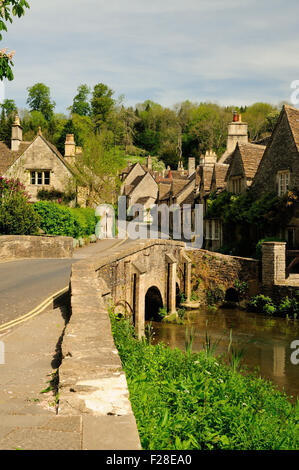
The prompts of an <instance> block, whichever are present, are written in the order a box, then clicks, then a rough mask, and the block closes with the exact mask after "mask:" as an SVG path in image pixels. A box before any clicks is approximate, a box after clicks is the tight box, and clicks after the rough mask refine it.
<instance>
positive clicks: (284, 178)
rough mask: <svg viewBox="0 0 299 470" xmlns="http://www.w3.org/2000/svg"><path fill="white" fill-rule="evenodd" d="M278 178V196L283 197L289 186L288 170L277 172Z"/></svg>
mask: <svg viewBox="0 0 299 470" xmlns="http://www.w3.org/2000/svg"><path fill="white" fill-rule="evenodd" d="M277 177H278V196H283V195H284V194H286V193H287V192H288V189H289V186H290V172H289V170H285V171H279V172H278V173H277Z"/></svg>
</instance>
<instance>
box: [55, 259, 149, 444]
mask: <svg viewBox="0 0 299 470" xmlns="http://www.w3.org/2000/svg"><path fill="white" fill-rule="evenodd" d="M96 266H98V262H94V260H93V259H90V258H87V259H85V260H83V261H80V262H79V263H76V264H74V265H73V268H72V275H71V284H70V285H71V318H70V321H69V323H68V325H67V326H66V329H65V334H64V338H63V342H62V355H63V361H62V365H61V366H60V368H59V382H60V400H59V414H61V415H83V416H92V417H93V420H94V421H93V427H94V431H95V436H94V441H95V449H96V450H103V449H106V450H112V449H113V450H125V449H130V450H140V449H141V445H140V439H139V435H138V430H137V426H136V421H135V417H134V415H133V412H132V408H131V404H130V401H129V391H128V386H127V382H126V376H125V373H124V371H123V370H122V365H121V361H120V358H119V354H118V351H117V349H116V347H115V344H114V340H113V336H112V332H111V325H110V318H109V313H108V309H107V307H106V306H105V305H104V303H103V300H102V295H103V294H104V293H105V289H106V286H105V283H104V282H103V281H101V279H99V278H98V276H97V273H96V271H95V267H96ZM103 428H107V433H106V437H105V443H103V442H99V440H98V439H97V434H100V430H101V433H102V429H103Z"/></svg>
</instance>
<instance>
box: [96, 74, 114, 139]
mask: <svg viewBox="0 0 299 470" xmlns="http://www.w3.org/2000/svg"><path fill="white" fill-rule="evenodd" d="M113 94H114V92H113V90H111V88H109V87H108V86H107V85H104V83H98V84H97V85H95V87H94V89H93V94H92V99H91V113H92V117H93V119H94V122H95V126H96V129H97V130H98V129H100V128H101V127H102V126H103V124H104V123H105V122H106V121H107V119H108V116H109V114H110V112H111V111H112V109H113V106H114V104H115V101H114V99H113V98H112V96H113Z"/></svg>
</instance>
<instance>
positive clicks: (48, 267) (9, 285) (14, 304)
mask: <svg viewBox="0 0 299 470" xmlns="http://www.w3.org/2000/svg"><path fill="white" fill-rule="evenodd" d="M126 243H127V242H126ZM115 244H116V241H115V240H103V241H100V242H98V243H97V244H95V245H89V246H87V247H84V248H81V249H79V250H76V251H75V254H74V258H72V259H28V260H19V261H11V262H5V263H0V325H1V324H4V323H6V322H8V321H11V320H14V319H15V318H18V317H20V316H21V315H24V314H26V313H28V312H29V311H30V310H32V309H34V308H35V307H37V306H38V305H39V304H40V303H41V302H43V301H44V300H45V299H46V298H48V297H49V296H51V295H52V294H54V293H55V292H57V291H59V290H60V289H63V288H64V287H66V286H67V285H68V283H69V278H70V272H71V266H72V264H73V263H74V262H77V261H78V260H80V259H82V258H86V257H89V256H93V255H99V254H101V253H105V254H106V253H107V251H108V250H110V249H111V247H113V245H115Z"/></svg>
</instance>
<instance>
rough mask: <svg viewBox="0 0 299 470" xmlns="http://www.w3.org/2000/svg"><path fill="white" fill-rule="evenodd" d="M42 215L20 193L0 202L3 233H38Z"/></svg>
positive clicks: (0, 228) (0, 223) (0, 231)
mask: <svg viewBox="0 0 299 470" xmlns="http://www.w3.org/2000/svg"><path fill="white" fill-rule="evenodd" d="M39 225H40V217H39V216H38V214H37V213H36V212H35V211H34V208H33V206H32V205H31V204H29V203H28V202H27V201H26V199H25V198H24V197H23V196H22V195H20V194H14V195H12V196H11V197H10V198H7V199H5V200H4V201H2V203H1V204H0V233H1V234H2V235H37V234H38V231H39Z"/></svg>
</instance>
